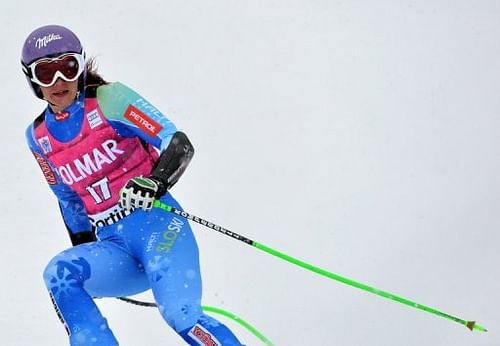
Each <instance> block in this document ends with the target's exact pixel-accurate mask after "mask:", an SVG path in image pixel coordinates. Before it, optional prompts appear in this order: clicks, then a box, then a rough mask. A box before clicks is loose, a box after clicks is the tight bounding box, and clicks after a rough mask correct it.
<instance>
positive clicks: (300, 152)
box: [0, 0, 500, 346]
mask: <svg viewBox="0 0 500 346" xmlns="http://www.w3.org/2000/svg"><path fill="white" fill-rule="evenodd" d="M52 23H58V24H62V25H66V26H68V27H70V28H71V29H73V30H74V31H75V32H76V33H77V34H78V35H79V36H80V38H81V40H82V42H83V44H84V46H85V48H86V51H87V53H88V55H90V56H95V57H96V58H97V60H98V62H99V65H100V71H101V73H102V74H103V75H104V77H105V78H107V79H108V80H110V81H115V80H119V81H121V82H123V83H125V84H127V85H129V86H131V87H132V88H134V89H135V90H137V91H138V92H139V93H141V94H142V95H143V96H145V98H146V99H148V100H149V101H151V102H152V103H153V104H155V105H156V106H157V107H158V108H159V109H161V110H162V111H163V112H164V113H166V114H168V115H169V117H170V118H171V119H173V120H174V122H175V123H176V124H177V125H178V127H179V128H181V129H183V130H184V131H185V132H187V134H188V135H189V137H190V138H191V140H192V142H193V143H194V145H195V148H196V155H195V157H194V159H193V161H192V164H191V166H190V167H189V169H188V170H187V172H186V173H185V175H184V176H183V177H182V179H181V181H180V182H179V183H178V185H176V186H175V188H174V189H173V194H174V195H175V196H176V197H177V198H178V199H179V200H180V202H181V203H182V204H183V206H184V208H185V209H186V210H187V211H189V212H191V213H193V214H196V215H198V216H201V217H204V218H206V219H209V220H211V221H213V222H216V223H218V224H220V225H222V226H224V227H226V228H229V229H231V230H232V231H234V232H237V233H240V234H242V235H245V236H247V237H249V238H252V239H254V240H256V241H258V242H260V243H263V244H266V245H268V246H270V247H273V248H275V249H278V250H280V251H282V252H285V253H287V254H290V255H292V256H294V257H297V258H300V259H302V260H305V261H307V262H309V263H312V264H314V265H317V266H320V267H322V268H325V269H327V270H330V271H332V272H334V273H338V274H340V275H343V276H347V277H349V278H352V279H355V280H358V281H361V282H364V283H366V284H368V285H371V286H374V287H376V288H379V289H383V290H388V291H390V292H393V293H395V294H398V295H401V296H403V297H406V298H409V299H411V300H414V301H416V302H418V303H421V304H425V305H429V306H431V307H434V308H436V309H439V310H441V311H444V312H446V313H449V314H452V315H456V316H458V317H461V318H463V319H467V320H469V319H470V320H473V319H475V320H477V321H478V322H479V323H481V324H482V325H484V326H486V327H487V328H489V332H488V333H471V332H470V331H468V330H467V329H466V328H465V327H463V326H461V325H459V324H457V323H454V322H451V321H449V320H446V319H443V318H440V317H437V316H434V315H431V314H428V313H425V312H422V311H420V310H415V309H412V308H409V307H407V306H404V305H401V304H398V303H395V302H392V301H389V300H386V299H383V298H380V297H377V296H375V295H372V294H369V293H365V292H362V291H359V290H357V289H354V288H351V287H348V286H345V285H343V284H340V283H337V282H335V281H332V280H329V279H327V278H324V277H321V276H318V275H316V274H313V273H311V272H308V271H306V270H304V269H301V268H298V267H295V266H293V265H291V264H288V263H286V262H284V261H282V260H280V259H277V258H275V257H273V256H270V255H268V254H266V253H264V252H261V251H259V250H257V249H254V248H252V247H249V246H246V245H245V244H243V243H241V242H238V241H235V240H232V239H230V238H227V237H225V236H223V235H220V234H218V233H216V232H213V231H210V230H208V229H206V228H203V227H202V226H198V225H193V228H194V229H195V233H196V235H197V238H198V241H199V246H200V248H201V262H202V271H203V277H204V300H203V303H204V304H205V305H213V306H218V307H221V308H224V309H227V310H229V311H231V312H233V313H236V314H237V315H240V316H241V317H242V318H244V319H245V320H247V321H248V322H250V323H252V324H254V325H255V326H256V327H257V328H258V329H259V330H260V331H261V332H262V333H264V334H265V335H266V336H267V337H268V338H269V339H270V340H272V341H274V342H275V344H276V345H343V346H351V345H363V346H364V345H368V346H370V345H376V346H385V345H389V346H391V345H407V346H410V345H418V346H421V345H422V346H429V345H432V346H433V345H438V346H440V345H443V346H477V345H481V346H483V345H488V346H493V345H500V334H499V333H500V332H499V330H500V298H499V293H500V251H499V246H500V233H499V230H500V212H499V207H500V180H499V177H500V175H499V169H500V118H499V111H500V86H499V83H500V2H499V1H498V0H491V1H486V0H477V1H465V0H459V1H452V0H433V1H431V0H424V1H416V0H415V1H410V0H402V1H397V0H392V1H391V0H381V1H326V0H310V1H305V0H304V1H297V0H288V1H273V0H268V1H239V0H226V1H217V0H214V1H192V0H184V1H159V0H157V1H130V0H125V1H97V0H87V1H67V2H63V1H57V2H49V1H43V2H41V1H31V0H30V1H4V2H2V4H1V5H0V28H1V37H2V40H1V55H0V80H1V82H2V87H1V91H2V92H1V95H2V96H1V101H2V108H3V111H2V113H3V114H2V117H1V124H2V126H0V141H1V142H0V148H1V150H0V164H1V178H0V184H1V185H0V188H1V193H0V203H1V208H0V210H1V213H2V217H1V218H0V222H1V224H0V227H1V232H2V233H1V234H2V235H1V239H2V245H3V246H2V251H1V252H0V256H1V260H0V263H1V277H2V284H1V294H0V328H1V336H0V338H1V341H0V344H1V345H6V346H26V345H37V346H58V345H67V339H66V334H65V331H64V329H63V327H62V325H61V324H60V323H59V321H58V319H57V317H56V314H55V312H54V310H53V308H52V306H51V303H50V300H49V297H48V294H47V293H46V290H45V287H44V284H43V280H42V271H43V269H44V267H45V265H46V263H47V262H48V261H49V260H50V258H51V257H52V256H53V255H55V254H56V253H58V252H59V251H61V250H63V249H64V248H65V247H67V246H68V245H69V239H68V237H67V235H66V230H65V228H64V226H63V223H62V221H61V218H60V215H59V211H58V208H57V206H56V199H55V198H54V196H53V195H52V193H51V192H50V190H49V188H48V186H47V185H46V183H45V181H44V178H43V176H42V174H41V172H40V169H39V168H38V166H37V164H36V162H35V160H34V159H33V157H32V156H31V154H30V153H29V151H28V148H27V146H26V144H25V139H24V130H25V127H26V126H27V125H28V124H29V123H30V122H31V121H32V120H33V118H34V117H35V116H36V115H37V114H39V112H40V111H41V110H42V108H43V107H44V104H43V102H41V101H39V100H37V99H36V98H35V97H34V96H33V94H32V93H31V91H30V90H29V88H28V85H27V83H26V80H25V78H24V76H23V75H22V72H21V67H20V64H19V57H20V53H21V47H22V44H23V41H24V39H25V37H26V36H27V35H28V34H29V33H30V32H31V31H32V30H33V29H35V28H36V27H38V26H41V25H45V24H52ZM139 298H142V299H146V300H150V299H151V296H150V294H149V293H146V294H143V295H141V296H139ZM98 304H99V306H101V308H102V311H103V313H104V314H105V316H106V317H107V318H108V320H109V323H110V325H111V327H112V328H113V330H114V332H115V334H116V336H117V337H118V339H119V340H120V342H121V345H123V346H137V345H145V346H149V345H182V344H183V343H182V341H181V339H180V338H179V337H178V336H177V335H176V334H175V333H174V332H173V331H171V330H170V329H169V327H168V326H167V325H166V324H165V323H164V322H163V320H162V319H161V317H160V315H159V313H157V312H156V311H155V310H154V309H151V308H143V307H136V306H133V305H129V304H126V303H123V302H120V301H117V300H115V299H107V300H102V301H99V302H98ZM218 318H219V317H218ZM220 320H221V321H224V322H225V323H226V324H227V325H228V326H230V327H231V328H232V329H233V330H234V331H235V333H237V334H238V336H239V337H240V338H241V340H242V341H243V342H244V343H246V344H247V345H260V344H261V343H260V342H259V341H258V340H257V339H256V338H255V337H254V336H252V335H251V334H249V333H247V332H246V331H244V330H243V329H242V328H241V327H240V326H238V325H236V324H235V323H233V322H232V321H230V320H228V319H226V318H224V317H220Z"/></svg>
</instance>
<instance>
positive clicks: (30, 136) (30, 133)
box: [24, 110, 45, 147]
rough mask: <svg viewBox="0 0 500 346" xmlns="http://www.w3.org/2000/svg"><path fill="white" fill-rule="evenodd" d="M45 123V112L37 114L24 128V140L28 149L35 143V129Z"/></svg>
mask: <svg viewBox="0 0 500 346" xmlns="http://www.w3.org/2000/svg"><path fill="white" fill-rule="evenodd" d="M44 121H45V110H44V111H43V112H41V113H40V114H38V115H37V116H36V117H35V119H34V120H33V121H32V122H31V123H30V124H29V125H28V126H27V127H26V131H25V132H24V134H25V137H26V140H27V141H28V144H29V146H30V147H33V144H34V141H35V129H36V128H37V127H38V126H40V125H41V124H43V122H44Z"/></svg>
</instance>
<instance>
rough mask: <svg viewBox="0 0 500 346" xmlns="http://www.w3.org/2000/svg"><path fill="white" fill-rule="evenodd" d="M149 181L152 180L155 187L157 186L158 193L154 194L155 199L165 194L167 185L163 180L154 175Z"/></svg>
mask: <svg viewBox="0 0 500 346" xmlns="http://www.w3.org/2000/svg"><path fill="white" fill-rule="evenodd" d="M149 179H151V180H154V182H155V183H156V185H158V191H156V193H155V197H156V198H159V197H161V196H163V195H164V194H165V193H166V192H167V190H168V187H167V184H166V183H165V182H164V181H163V179H161V178H158V177H155V176H154V175H152V176H151V177H149Z"/></svg>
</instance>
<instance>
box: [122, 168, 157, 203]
mask: <svg viewBox="0 0 500 346" xmlns="http://www.w3.org/2000/svg"><path fill="white" fill-rule="evenodd" d="M162 190H163V184H162V182H161V181H159V180H157V179H155V178H145V177H142V176H140V177H135V178H132V179H130V180H129V181H128V182H127V184H125V186H124V187H122V189H121V190H120V206H121V207H122V208H124V209H127V210H131V209H135V208H142V209H143V210H144V211H150V210H151V208H153V202H154V200H155V198H157V197H160V193H161V194H163V193H164V191H162Z"/></svg>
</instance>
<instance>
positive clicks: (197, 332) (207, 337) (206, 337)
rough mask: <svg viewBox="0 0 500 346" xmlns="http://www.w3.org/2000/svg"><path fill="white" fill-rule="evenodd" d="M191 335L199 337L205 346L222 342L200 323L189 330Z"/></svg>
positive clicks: (215, 345)
mask: <svg viewBox="0 0 500 346" xmlns="http://www.w3.org/2000/svg"><path fill="white" fill-rule="evenodd" d="M189 335H190V336H191V337H194V338H195V339H197V340H198V341H199V342H200V343H201V345H204V346H220V344H219V343H218V342H217V341H215V340H214V339H213V338H212V335H211V334H210V333H209V332H208V331H206V330H205V329H203V328H200V327H199V326H198V325H195V326H194V328H193V329H191V330H190V331H189Z"/></svg>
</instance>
